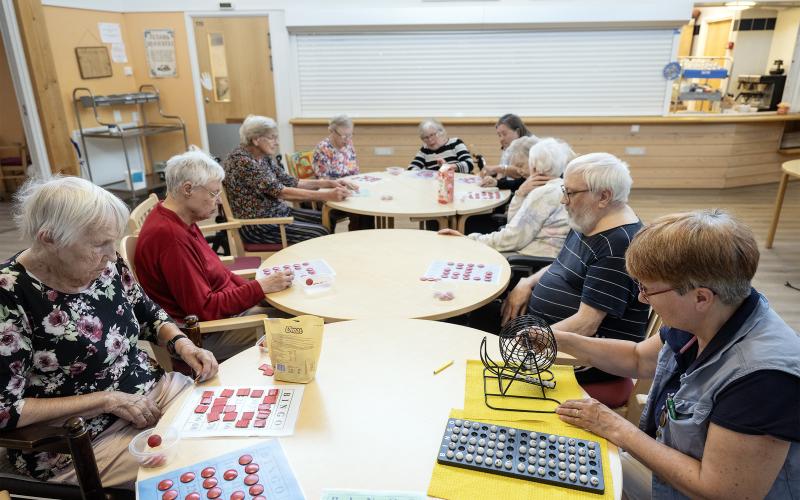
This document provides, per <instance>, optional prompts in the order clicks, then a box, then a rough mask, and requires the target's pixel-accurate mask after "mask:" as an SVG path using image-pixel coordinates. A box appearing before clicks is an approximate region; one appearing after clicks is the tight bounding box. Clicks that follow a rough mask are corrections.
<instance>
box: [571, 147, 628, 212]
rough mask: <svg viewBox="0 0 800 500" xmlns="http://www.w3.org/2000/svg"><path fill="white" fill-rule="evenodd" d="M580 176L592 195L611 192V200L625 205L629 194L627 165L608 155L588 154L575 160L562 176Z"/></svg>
mask: <svg viewBox="0 0 800 500" xmlns="http://www.w3.org/2000/svg"><path fill="white" fill-rule="evenodd" d="M569 174H580V175H582V176H583V180H584V181H585V182H586V186H587V187H588V188H589V190H591V191H592V192H593V193H599V192H601V191H604V190H608V191H611V194H612V197H611V200H612V201H613V202H616V203H627V202H628V195H630V193H631V185H632V184H633V179H631V173H630V169H629V168H628V164H627V163H625V162H624V161H622V160H620V159H619V158H617V157H616V156H614V155H612V154H609V153H590V154H588V155H583V156H579V157H577V158H575V159H574V160H572V161H571V162H569V165H567V169H566V170H565V171H564V175H565V176H566V175H569Z"/></svg>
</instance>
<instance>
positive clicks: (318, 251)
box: [261, 229, 511, 322]
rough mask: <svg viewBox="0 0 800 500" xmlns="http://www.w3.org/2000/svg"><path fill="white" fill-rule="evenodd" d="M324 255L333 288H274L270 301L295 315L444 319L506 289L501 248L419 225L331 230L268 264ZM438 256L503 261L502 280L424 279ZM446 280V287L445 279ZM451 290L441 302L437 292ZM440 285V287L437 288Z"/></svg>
mask: <svg viewBox="0 0 800 500" xmlns="http://www.w3.org/2000/svg"><path fill="white" fill-rule="evenodd" d="M315 259H324V260H325V261H326V262H327V263H328V264H329V265H330V266H331V267H332V268H333V270H334V272H335V273H336V276H335V282H334V284H333V286H332V287H331V289H330V290H327V291H324V292H322V293H320V294H317V295H308V294H307V293H306V292H305V291H304V290H303V287H302V286H301V285H300V284H298V283H295V284H294V285H293V286H291V287H290V288H288V289H286V290H284V291H282V292H277V293H270V294H268V295H267V296H266V297H267V301H268V302H269V303H270V304H272V305H273V306H275V307H277V308H278V309H280V310H282V311H285V312H288V313H290V314H295V315H300V314H313V315H315V316H320V317H322V318H325V321H326V322H327V321H341V320H348V319H364V318H418V319H444V318H450V317H453V316H458V315H459V314H463V313H466V312H469V311H472V310H474V309H477V308H478V307H480V306H482V305H484V304H486V303H487V302H490V301H491V300H492V299H494V298H495V297H497V296H498V295H500V294H501V293H502V292H503V290H505V288H506V285H507V284H508V281H509V279H510V276H511V268H510V266H509V265H508V261H507V260H506V259H505V257H503V256H502V255H501V254H500V253H499V252H497V251H496V250H494V249H492V248H490V247H488V246H486V245H484V244H482V243H478V242H475V241H472V240H470V239H468V238H464V237H459V236H442V235H438V234H436V233H435V232H433V231H417V230H414V229H372V230H367V231H352V232H346V233H337V234H331V235H329V236H323V237H321V238H314V239H311V240H307V241H304V242H301V243H297V244H295V245H291V246H289V247H286V248H284V249H283V250H281V251H279V252H278V253H276V254H274V255H272V256H270V257H269V258H267V259H265V260H264V262H262V263H261V267H262V268H265V267H266V268H269V267H273V266H277V265H284V264H293V263H296V262H306V261H311V260H315ZM436 260H444V261H458V262H464V263H469V262H472V263H474V264H476V265H477V264H484V265H487V264H495V265H498V266H499V267H500V273H499V276H498V277H499V280H498V282H497V283H489V282H484V281H480V282H472V281H470V282H456V281H447V282H441V283H434V282H430V281H422V280H420V277H422V276H423V275H424V274H425V272H426V271H427V269H428V266H429V265H430V264H431V263H432V262H433V261H436ZM444 283H446V285H443V284H444ZM442 287H444V288H446V291H452V292H453V295H454V298H453V300H449V301H442V300H438V299H436V298H434V296H433V294H434V291H439V290H442ZM434 288H436V290H434Z"/></svg>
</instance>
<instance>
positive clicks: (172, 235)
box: [134, 150, 293, 360]
mask: <svg viewBox="0 0 800 500" xmlns="http://www.w3.org/2000/svg"><path fill="white" fill-rule="evenodd" d="M165 178H166V183H167V197H166V199H165V200H164V201H163V202H159V203H158V205H156V206H155V208H153V211H152V212H150V215H148V216H147V220H145V222H144V225H142V230H141V231H140V232H139V239H138V240H137V242H136V253H135V260H134V264H135V269H136V276H137V277H138V278H139V282H140V283H141V284H142V287H143V288H144V289H145V292H147V294H148V295H149V296H150V297H151V298H152V299H153V300H155V301H156V302H158V303H159V304H161V306H162V307H163V308H164V309H165V310H166V311H167V312H168V313H169V315H170V316H172V317H173V318H175V319H176V320H178V321H182V320H183V318H185V317H186V316H188V315H190V314H194V315H196V316H197V317H198V318H200V320H201V321H209V320H215V319H222V318H227V317H230V316H236V315H245V314H258V313H264V312H266V307H262V306H265V304H264V294H265V293H270V292H279V291H281V290H283V289H285V288H286V287H288V286H289V285H290V284H291V281H292V278H293V274H292V272H291V271H286V272H285V273H280V274H272V275H270V276H268V277H266V278H261V279H257V280H252V281H248V280H245V279H243V278H241V277H239V276H237V275H235V274H233V273H232V272H231V271H230V270H229V269H228V268H227V267H225V265H224V264H223V263H222V262H221V261H220V260H219V256H218V255H217V254H216V253H214V251H213V250H211V248H210V247H209V246H208V244H207V243H206V240H205V238H204V237H203V234H202V233H201V232H200V228H198V227H197V223H198V222H200V221H203V220H206V219H208V218H210V217H212V216H213V215H214V214H215V213H216V211H217V200H218V199H219V196H220V190H221V189H222V179H224V178H225V171H224V170H223V169H222V167H220V166H219V164H218V163H217V162H216V161H214V160H212V159H211V158H210V157H209V156H208V155H206V154H205V153H203V152H202V151H200V150H192V151H189V152H187V153H183V154H181V155H177V156H173V157H172V158H170V159H169V161H168V162H167V168H166V170H165ZM262 330H263V329H256V328H253V329H239V330H233V331H228V332H219V333H213V334H209V335H205V336H204V337H203V347H205V348H206V349H208V350H209V351H211V352H213V353H214V355H215V356H216V357H217V359H218V360H224V359H228V358H229V357H231V356H233V355H234V354H237V353H238V352H241V351H243V350H244V349H247V348H248V347H251V346H253V344H255V341H256V339H257V338H258V337H259V336H260V335H263V331H262Z"/></svg>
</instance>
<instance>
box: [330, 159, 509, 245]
mask: <svg viewBox="0 0 800 500" xmlns="http://www.w3.org/2000/svg"><path fill="white" fill-rule="evenodd" d="M431 172H432V173H433V174H434V175H433V176H432V177H420V176H419V175H418V174H417V172H414V171H408V170H406V171H403V172H402V173H400V174H399V175H392V174H390V173H388V172H368V173H365V174H359V175H357V176H351V177H345V179H348V180H352V179H353V178H358V177H361V176H370V177H378V178H380V180H379V181H375V182H356V183H357V184H358V186H359V187H360V188H361V189H363V190H366V191H367V192H368V196H353V197H350V198H348V199H346V200H344V201H338V202H334V201H328V202H325V207H324V208H323V211H322V212H323V215H322V223H323V224H324V225H325V226H326V227H330V211H331V210H333V209H335V210H340V211H342V212H348V213H353V214H361V215H372V216H375V217H376V218H377V224H376V227H378V228H381V227H388V228H391V227H394V218H395V217H408V218H410V219H430V220H437V221H438V222H439V227H440V228H445V227H454V228H457V229H458V230H459V231H461V232H464V225H465V223H466V220H467V218H468V217H470V216H472V215H476V214H482V213H490V212H491V211H492V210H493V209H494V208H495V207H499V206H500V205H502V204H504V203H505V202H506V201H508V199H509V198H510V197H511V191H509V190H502V191H500V198H499V199H496V200H494V199H493V200H470V199H468V198H465V196H466V193H468V192H470V191H482V190H483V188H481V187H480V186H479V184H478V183H477V182H475V183H467V182H465V180H467V179H470V180H477V179H478V176H477V175H470V174H459V173H457V174H456V175H455V177H456V178H455V185H454V190H453V193H454V197H453V203H448V204H440V203H439V202H438V201H437V189H438V182H437V180H436V176H435V174H436V172H433V171H431ZM385 196H391V197H392V199H391V200H382V199H381V197H385ZM452 219H455V220H452Z"/></svg>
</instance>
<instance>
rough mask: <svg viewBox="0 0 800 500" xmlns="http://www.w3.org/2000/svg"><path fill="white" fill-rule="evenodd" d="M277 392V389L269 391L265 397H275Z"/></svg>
mask: <svg viewBox="0 0 800 500" xmlns="http://www.w3.org/2000/svg"><path fill="white" fill-rule="evenodd" d="M278 392H279V391H278V389H270V390H269V392H267V395H268V396H277V395H278Z"/></svg>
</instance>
